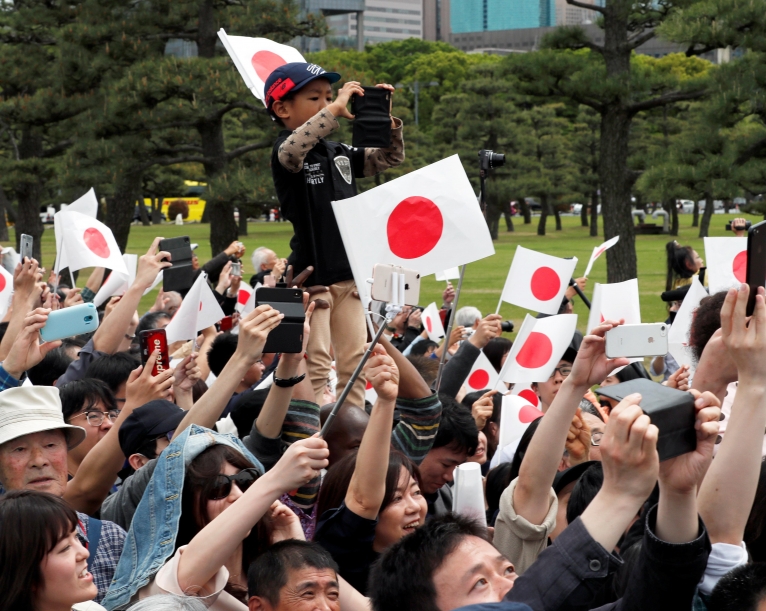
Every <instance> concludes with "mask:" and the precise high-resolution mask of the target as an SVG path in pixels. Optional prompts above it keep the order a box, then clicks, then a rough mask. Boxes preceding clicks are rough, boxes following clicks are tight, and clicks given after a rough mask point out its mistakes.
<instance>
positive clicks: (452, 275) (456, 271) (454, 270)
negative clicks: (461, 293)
mask: <svg viewBox="0 0 766 611" xmlns="http://www.w3.org/2000/svg"><path fill="white" fill-rule="evenodd" d="M458 278H460V268H459V267H451V268H450V269H445V270H444V271H443V272H436V280H438V281H439V282H444V281H447V282H449V281H450V280H457V279H458Z"/></svg>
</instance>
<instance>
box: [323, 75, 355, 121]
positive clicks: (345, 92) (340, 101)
mask: <svg viewBox="0 0 766 611" xmlns="http://www.w3.org/2000/svg"><path fill="white" fill-rule="evenodd" d="M352 95H360V96H364V89H362V85H361V84H360V83H359V82H357V81H348V82H347V83H346V84H344V85H343V87H341V88H340V91H338V95H337V96H336V98H335V101H334V102H332V103H331V104H329V105H328V106H327V110H329V111H330V112H331V113H332V114H333V115H334V116H336V117H345V118H346V119H353V118H354V115H352V114H351V113H350V112H349V110H348V108H346V107H347V106H348V103H349V101H350V100H351V96H352Z"/></svg>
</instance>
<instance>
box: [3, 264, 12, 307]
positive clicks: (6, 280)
mask: <svg viewBox="0 0 766 611" xmlns="http://www.w3.org/2000/svg"><path fill="white" fill-rule="evenodd" d="M12 296H13V274H9V273H8V271H7V270H6V269H5V268H4V267H2V266H1V265H0V318H3V317H4V316H5V315H6V313H7V312H8V308H9V307H11V297H12Z"/></svg>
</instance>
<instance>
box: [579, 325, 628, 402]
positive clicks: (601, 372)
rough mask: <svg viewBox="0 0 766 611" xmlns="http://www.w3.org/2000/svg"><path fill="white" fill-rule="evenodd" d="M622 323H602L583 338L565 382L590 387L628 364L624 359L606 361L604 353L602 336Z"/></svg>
mask: <svg viewBox="0 0 766 611" xmlns="http://www.w3.org/2000/svg"><path fill="white" fill-rule="evenodd" d="M624 322H625V321H623V320H621V321H619V322H617V321H614V320H607V321H604V322H602V323H601V324H600V325H599V326H598V327H596V328H595V329H593V330H591V332H590V334H589V335H586V336H585V337H584V338H583V340H582V344H580V350H578V351H577V358H575V361H574V363H573V364H572V373H570V374H569V377H568V378H567V382H569V383H570V384H574V385H575V386H582V387H591V386H593V385H594V384H598V383H599V382H602V381H603V380H605V379H606V377H607V376H608V375H609V374H610V373H611V372H612V371H614V370H615V369H617V368H618V367H623V366H625V365H627V364H628V363H630V361H629V360H628V359H626V358H616V359H608V358H606V353H605V352H604V347H605V345H606V340H605V339H604V335H606V332H607V331H609V330H610V329H613V328H614V327H617V326H619V325H621V324H623V323H624Z"/></svg>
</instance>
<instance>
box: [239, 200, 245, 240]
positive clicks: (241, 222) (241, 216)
mask: <svg viewBox="0 0 766 611" xmlns="http://www.w3.org/2000/svg"><path fill="white" fill-rule="evenodd" d="M237 237H239V238H242V237H247V209H246V208H245V207H244V206H240V207H239V229H238V231H237Z"/></svg>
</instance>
